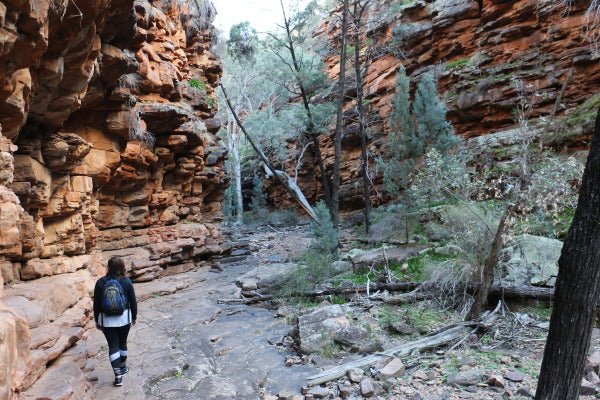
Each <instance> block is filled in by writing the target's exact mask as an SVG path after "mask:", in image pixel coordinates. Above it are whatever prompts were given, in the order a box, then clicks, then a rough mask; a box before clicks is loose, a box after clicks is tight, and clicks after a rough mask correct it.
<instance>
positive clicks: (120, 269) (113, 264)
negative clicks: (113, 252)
mask: <svg viewBox="0 0 600 400" xmlns="http://www.w3.org/2000/svg"><path fill="white" fill-rule="evenodd" d="M108 275H114V276H116V277H121V276H125V262H124V261H123V259H122V258H121V257H118V256H114V257H111V258H110V260H108Z"/></svg>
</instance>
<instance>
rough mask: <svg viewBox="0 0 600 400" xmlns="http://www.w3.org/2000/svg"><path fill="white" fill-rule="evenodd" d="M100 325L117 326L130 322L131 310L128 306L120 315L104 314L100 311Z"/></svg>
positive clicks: (106, 326)
mask: <svg viewBox="0 0 600 400" xmlns="http://www.w3.org/2000/svg"><path fill="white" fill-rule="evenodd" d="M99 320H100V326H103V327H105V328H118V327H120V326H125V325H129V324H130V323H131V310H130V309H129V308H128V309H127V310H125V311H123V314H121V315H106V314H104V313H100V318H99Z"/></svg>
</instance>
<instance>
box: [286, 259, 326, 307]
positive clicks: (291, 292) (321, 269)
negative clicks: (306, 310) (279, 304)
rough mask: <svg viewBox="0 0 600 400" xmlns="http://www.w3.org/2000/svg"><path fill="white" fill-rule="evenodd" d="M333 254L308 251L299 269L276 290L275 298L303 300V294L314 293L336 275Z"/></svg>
mask: <svg viewBox="0 0 600 400" xmlns="http://www.w3.org/2000/svg"><path fill="white" fill-rule="evenodd" d="M332 262H333V257H332V255H331V254H322V253H317V252H314V251H308V252H306V253H304V255H303V256H302V258H301V260H300V262H299V264H298V267H297V268H296V269H295V270H294V271H292V272H291V273H290V274H289V275H288V276H287V277H286V278H285V279H284V280H283V282H282V283H280V284H279V285H278V286H277V288H276V290H275V297H278V298H282V299H296V301H298V299H302V298H303V296H302V293H307V292H312V291H313V290H315V286H317V285H318V284H321V283H324V282H326V281H327V280H329V279H331V278H332V277H333V276H334V275H335V269H334V268H333V266H332Z"/></svg>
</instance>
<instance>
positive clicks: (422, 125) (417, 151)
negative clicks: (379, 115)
mask: <svg viewBox="0 0 600 400" xmlns="http://www.w3.org/2000/svg"><path fill="white" fill-rule="evenodd" d="M409 87H410V79H409V78H408V76H407V75H406V71H405V70H404V67H402V66H401V67H400V69H399V70H398V75H397V78H396V92H395V93H394V96H393V98H392V112H391V113H390V116H389V118H388V126H389V128H390V134H389V156H388V157H387V158H385V159H383V158H380V159H379V160H378V163H377V164H378V166H379V168H380V169H381V170H382V172H383V183H384V187H385V190H386V191H387V192H388V193H389V194H391V195H392V196H398V195H399V194H400V192H401V191H402V190H404V189H406V188H407V187H408V185H409V178H410V175H411V174H412V172H413V169H414V167H415V163H416V160H417V159H418V158H419V157H422V156H423V155H424V154H425V153H427V151H428V149H429V148H435V149H437V150H438V151H439V152H440V153H441V154H445V153H446V152H447V151H448V150H449V149H451V148H452V147H454V146H455V145H456V144H457V143H458V138H457V137H456V136H455V135H454V129H452V125H451V124H450V123H449V122H448V121H447V120H446V113H447V109H446V106H445V104H444V103H443V101H442V100H441V99H440V98H439V96H438V94H437V87H436V81H435V79H434V77H433V75H432V74H426V75H425V76H424V77H423V79H422V80H421V81H420V82H419V84H418V86H417V92H416V94H415V100H414V102H413V104H412V115H411V112H410V111H411V105H410V89H409Z"/></svg>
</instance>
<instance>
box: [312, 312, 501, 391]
mask: <svg viewBox="0 0 600 400" xmlns="http://www.w3.org/2000/svg"><path fill="white" fill-rule="evenodd" d="M499 309H500V303H498V306H497V307H496V309H495V310H494V311H493V312H488V313H487V314H486V315H484V317H483V318H482V319H481V320H478V321H468V322H462V323H459V324H454V325H450V326H448V327H446V328H444V329H442V330H439V331H437V332H436V333H435V334H432V335H429V336H425V337H422V338H420V339H417V340H415V341H413V342H409V343H404V344H401V345H398V346H396V347H392V348H391V349H388V350H387V351H385V352H383V353H375V354H371V355H368V356H366V357H364V358H361V359H360V360H356V361H352V362H349V363H346V364H342V365H338V366H337V367H334V368H331V369H328V370H326V371H323V372H321V373H319V374H316V375H313V376H310V377H308V378H307V383H308V385H309V386H316V385H320V384H321V383H325V382H329V381H332V380H334V379H338V378H341V377H342V376H344V375H345V374H346V373H347V372H348V371H349V370H351V369H352V368H365V367H368V366H370V365H373V364H375V363H376V362H377V361H379V360H380V359H381V358H383V357H402V356H407V355H409V354H411V353H412V352H413V351H416V350H425V349H431V348H435V347H439V346H442V345H445V344H448V343H451V342H453V341H455V340H459V339H462V338H464V337H465V336H467V335H470V334H471V332H472V331H473V327H475V328H477V327H481V326H484V327H487V326H489V325H490V324H491V323H492V321H493V320H494V319H495V318H496V313H497V312H498V310H499Z"/></svg>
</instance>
